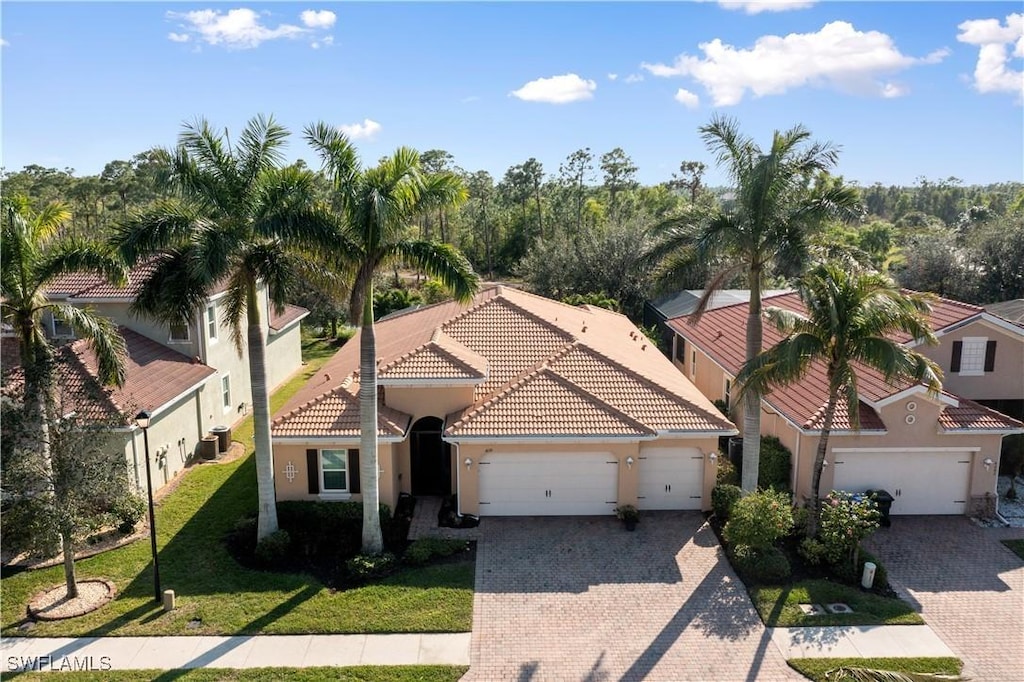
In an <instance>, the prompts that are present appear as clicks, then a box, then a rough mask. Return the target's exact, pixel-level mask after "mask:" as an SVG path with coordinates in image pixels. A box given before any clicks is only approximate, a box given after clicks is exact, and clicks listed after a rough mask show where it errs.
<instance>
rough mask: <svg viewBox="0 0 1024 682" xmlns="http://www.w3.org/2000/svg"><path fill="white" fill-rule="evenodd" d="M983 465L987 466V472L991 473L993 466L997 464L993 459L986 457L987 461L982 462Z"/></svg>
mask: <svg viewBox="0 0 1024 682" xmlns="http://www.w3.org/2000/svg"><path fill="white" fill-rule="evenodd" d="M982 464H984V465H985V471H991V470H992V465H993V464H995V462H993V461H992V458H991V457H986V458H985V461H984V462H982Z"/></svg>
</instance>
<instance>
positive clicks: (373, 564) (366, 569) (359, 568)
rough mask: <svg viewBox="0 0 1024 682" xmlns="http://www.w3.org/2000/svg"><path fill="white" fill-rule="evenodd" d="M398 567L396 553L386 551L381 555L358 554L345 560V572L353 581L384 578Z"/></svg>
mask: <svg viewBox="0 0 1024 682" xmlns="http://www.w3.org/2000/svg"><path fill="white" fill-rule="evenodd" d="M397 567H398V561H397V560H396V559H395V555H394V554H392V553H390V552H385V553H384V554H381V555H380V556H368V555H366V554H357V555H356V556H354V557H352V558H351V559H349V560H348V561H346V562H345V572H346V574H347V575H348V577H349V579H350V580H351V581H352V582H357V583H358V582H366V581H367V580H371V579H374V578H383V577H384V576H386V575H388V574H390V573H393V572H394V571H395V569H396V568H397Z"/></svg>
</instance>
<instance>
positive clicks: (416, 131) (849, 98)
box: [0, 0, 1024, 184]
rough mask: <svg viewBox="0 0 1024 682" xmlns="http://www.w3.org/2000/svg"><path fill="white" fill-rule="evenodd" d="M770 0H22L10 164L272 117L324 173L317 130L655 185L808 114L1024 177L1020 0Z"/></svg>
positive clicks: (835, 128) (468, 164)
mask: <svg viewBox="0 0 1024 682" xmlns="http://www.w3.org/2000/svg"><path fill="white" fill-rule="evenodd" d="M725 5H731V6H725ZM772 5H773V6H772V7H771V8H766V7H764V6H758V5H757V4H755V3H747V2H736V3H724V4H723V3H717V2H702V3H651V4H646V3H643V4H642V3H621V4H620V3H590V2H575V3H512V2H509V3H490V4H483V3H470V2H460V3H418V4H405V3H314V2H296V3H266V2H247V1H246V0H237V1H235V2H230V3H222V2H202V3H163V2H145V3H87V2H78V3H67V4H65V3H38V2H37V3H20V2H9V1H6V0H5V1H4V2H3V3H2V5H0V19H2V24H0V35H2V37H3V46H2V48H0V59H2V95H3V104H2V114H3V120H2V142H3V148H2V163H3V165H4V166H5V167H6V168H7V169H8V170H13V169H19V168H21V167H22V166H24V165H26V164H30V163H38V164H41V165H44V166H56V167H65V166H69V167H72V168H75V169H76V171H77V172H78V173H80V174H82V173H97V172H99V171H100V170H102V168H103V165H104V164H105V163H106V162H107V161H110V160H112V159H124V158H128V157H130V156H131V155H133V154H135V153H137V152H140V151H143V150H145V149H148V148H149V147H152V146H154V145H165V146H166V145H171V144H173V143H174V141H175V139H176V136H177V134H178V132H179V131H180V129H181V123H182V122H183V121H186V120H191V119H193V118H194V117H196V116H199V115H202V116H205V117H206V118H208V119H209V120H210V121H211V122H212V123H213V124H214V125H216V126H219V127H225V126H226V127H228V128H229V129H230V130H232V131H237V130H239V129H240V128H241V127H242V125H243V124H244V122H245V121H246V120H247V119H248V118H249V117H251V116H253V115H254V114H256V113H267V114H273V115H274V116H275V117H276V118H277V119H278V120H279V121H281V122H282V123H284V124H285V125H286V126H288V127H289V128H290V129H291V130H292V131H293V136H292V138H291V144H290V147H289V152H288V154H289V156H290V157H291V158H305V159H306V160H307V161H309V162H310V163H314V156H313V154H312V152H311V151H310V150H309V149H308V148H306V147H305V145H304V143H303V142H302V139H301V135H300V133H301V129H302V127H303V126H304V125H306V124H308V123H310V122H313V121H316V120H321V119H322V120H325V121H327V122H329V123H331V124H334V125H338V126H350V127H349V128H347V130H350V131H352V133H353V137H355V138H357V139H356V142H357V144H358V146H359V149H360V151H361V154H362V156H363V158H364V160H367V161H373V160H375V159H377V158H379V157H380V156H383V155H384V154H387V153H389V152H390V151H391V150H393V149H394V148H395V147H397V146H399V145H409V146H413V147H416V148H418V149H420V150H425V149H431V148H442V149H446V150H448V151H449V152H451V153H452V154H453V155H454V156H455V160H456V162H457V163H458V164H459V165H460V166H462V167H463V168H466V169H468V170H478V169H483V170H487V171H490V172H491V173H492V174H493V175H494V176H495V178H496V179H500V177H501V176H502V175H503V174H504V172H505V170H506V169H507V168H508V166H510V165H512V164H515V163H519V162H522V161H524V160H526V159H527V158H529V157H531V156H532V157H536V158H537V159H539V160H540V161H541V162H542V163H543V164H544V168H545V171H546V172H547V173H549V174H550V173H555V172H557V170H558V164H559V163H560V162H561V161H563V160H564V159H565V157H566V156H568V155H569V154H570V153H571V152H573V151H574V150H576V149H578V148H581V147H590V148H591V149H592V150H593V151H594V152H595V154H597V155H600V154H601V153H603V152H606V151H609V150H611V149H612V148H613V147H616V146H619V147H622V148H623V149H624V150H625V151H626V152H627V153H628V154H629V155H630V156H631V157H632V158H633V160H634V162H635V163H636V164H637V166H639V179H640V180H641V181H642V182H644V183H655V182H660V181H664V180H667V179H669V178H670V176H671V173H672V171H674V170H677V169H678V166H679V162H680V161H683V160H701V161H705V162H707V163H709V165H710V164H711V157H710V155H709V154H708V153H707V152H706V150H705V149H704V147H703V145H702V143H701V140H700V137H699V135H698V132H697V129H698V127H699V126H700V125H702V124H704V123H706V122H707V121H708V120H709V119H710V118H711V116H712V115H713V114H714V113H716V112H718V113H722V114H725V115H728V116H732V117H735V118H736V119H737V120H738V121H739V122H740V124H741V126H742V128H743V130H744V131H745V132H747V133H749V134H750V135H752V136H754V137H755V139H757V140H758V141H759V142H761V143H762V144H764V145H767V144H768V143H769V142H770V135H771V131H772V130H774V129H777V128H788V127H790V126H792V125H794V124H796V123H803V124H805V125H806V126H807V127H808V128H809V129H810V130H811V131H812V133H813V134H814V136H815V137H816V138H819V139H825V140H831V141H832V142H834V143H836V144H838V145H840V146H841V147H842V150H843V151H842V156H841V159H840V164H839V171H838V172H839V173H841V174H843V175H844V176H845V177H846V178H848V179H852V180H856V181H859V182H861V183H865V184H867V183H870V182H874V181H880V182H884V183H887V184H888V183H901V184H911V183H913V182H914V180H915V178H917V177H918V176H926V177H928V178H930V179H937V178H945V177H948V176H951V175H955V176H957V177H959V178H962V179H963V180H964V181H965V182H967V183H988V182H998V181H1006V180H1017V181H1020V180H1022V174H1024V168H1022V166H1024V151H1022V150H1024V114H1022V107H1021V99H1022V93H1024V76H1022V74H1021V70H1022V67H1024V38H1022V25H1024V12H1022V10H1021V4H1020V3H1019V2H1003V3H984V2H966V3H957V2H904V3H892V2H859V3H843V2H816V3H815V2H808V1H803V2H800V1H797V2H793V0H774V1H773V3H772ZM708 179H709V180H710V181H711V182H712V184H717V183H719V182H722V181H724V178H723V176H722V175H721V174H719V173H717V172H715V173H712V174H711V175H710V176H709V178H708Z"/></svg>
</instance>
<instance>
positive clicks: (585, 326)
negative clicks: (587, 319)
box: [583, 325, 587, 334]
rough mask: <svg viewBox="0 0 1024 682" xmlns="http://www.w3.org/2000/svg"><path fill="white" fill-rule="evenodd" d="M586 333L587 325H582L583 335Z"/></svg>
mask: <svg viewBox="0 0 1024 682" xmlns="http://www.w3.org/2000/svg"><path fill="white" fill-rule="evenodd" d="M586 332H587V325H583V333H584V334H585V333H586Z"/></svg>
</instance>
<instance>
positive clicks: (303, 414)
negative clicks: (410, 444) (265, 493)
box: [273, 381, 412, 438]
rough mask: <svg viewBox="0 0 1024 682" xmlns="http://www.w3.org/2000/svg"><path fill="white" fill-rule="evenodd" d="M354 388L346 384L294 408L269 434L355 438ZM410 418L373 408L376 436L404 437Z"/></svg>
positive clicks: (385, 408)
mask: <svg viewBox="0 0 1024 682" xmlns="http://www.w3.org/2000/svg"><path fill="white" fill-rule="evenodd" d="M357 386H358V384H357V383H355V382H351V381H347V382H345V383H344V384H343V385H341V386H338V387H337V388H335V389H333V390H331V391H329V392H327V393H324V394H323V395H320V396H318V397H317V398H314V399H313V400H311V401H309V402H306V403H303V404H301V405H298V406H296V407H295V408H294V409H292V410H290V411H288V412H286V413H284V414H282V415H281V416H280V417H278V418H277V419H275V420H274V425H273V434H274V436H276V437H289V436H311V435H312V436H318V437H323V436H337V437H339V438H359V436H360V433H361V431H360V428H359V397H358V395H356V391H357V390H358V389H357ZM411 420H412V417H410V416H409V415H407V414H405V413H404V412H399V411H398V410H394V409H391V408H390V407H388V406H386V405H384V404H383V403H381V404H379V405H378V406H377V435H378V437H382V438H386V437H389V436H398V437H404V436H405V432H406V430H407V429H408V428H409V422H410V421H411Z"/></svg>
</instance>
